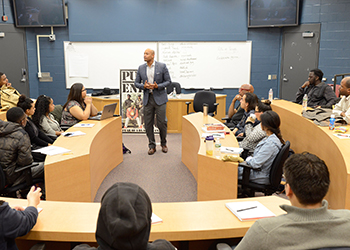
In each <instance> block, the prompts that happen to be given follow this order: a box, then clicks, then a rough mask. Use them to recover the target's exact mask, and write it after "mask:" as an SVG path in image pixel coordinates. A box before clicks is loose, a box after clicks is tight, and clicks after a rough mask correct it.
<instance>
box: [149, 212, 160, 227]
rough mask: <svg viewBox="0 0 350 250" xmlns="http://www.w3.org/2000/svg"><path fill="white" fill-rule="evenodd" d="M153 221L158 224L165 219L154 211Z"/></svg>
mask: <svg viewBox="0 0 350 250" xmlns="http://www.w3.org/2000/svg"><path fill="white" fill-rule="evenodd" d="M151 221H152V224H158V223H161V222H163V220H162V219H161V218H160V217H159V216H157V215H155V214H154V213H152V217H151Z"/></svg>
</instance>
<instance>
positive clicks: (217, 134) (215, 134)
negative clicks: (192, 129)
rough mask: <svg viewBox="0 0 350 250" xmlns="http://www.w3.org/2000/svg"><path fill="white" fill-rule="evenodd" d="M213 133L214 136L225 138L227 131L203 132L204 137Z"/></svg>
mask: <svg viewBox="0 0 350 250" xmlns="http://www.w3.org/2000/svg"><path fill="white" fill-rule="evenodd" d="M209 135H212V136H213V137H214V138H222V139H224V138H225V133H217V132H212V133H203V134H202V138H206V137H207V136H209Z"/></svg>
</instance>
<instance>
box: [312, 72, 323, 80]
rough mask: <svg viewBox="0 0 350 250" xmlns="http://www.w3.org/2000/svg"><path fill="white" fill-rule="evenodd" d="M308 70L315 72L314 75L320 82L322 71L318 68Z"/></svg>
mask: <svg viewBox="0 0 350 250" xmlns="http://www.w3.org/2000/svg"><path fill="white" fill-rule="evenodd" d="M310 72H313V73H314V74H315V76H318V78H319V80H320V81H321V82H322V78H323V72H322V70H320V69H312V70H310Z"/></svg>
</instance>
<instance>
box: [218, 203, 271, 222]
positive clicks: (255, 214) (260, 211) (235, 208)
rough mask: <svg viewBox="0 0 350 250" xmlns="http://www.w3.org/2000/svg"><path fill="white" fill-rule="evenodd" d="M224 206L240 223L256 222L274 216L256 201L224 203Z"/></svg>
mask: <svg viewBox="0 0 350 250" xmlns="http://www.w3.org/2000/svg"><path fill="white" fill-rule="evenodd" d="M225 206H226V207H227V208H228V209H229V210H230V211H231V212H232V213H233V214H234V215H236V216H237V218H238V219H239V220H240V221H249V220H257V219H261V218H268V217H275V216H276V215H275V214H274V213H272V212H271V211H270V210H269V209H268V208H267V207H265V206H264V205H263V204H261V203H260V202H258V201H242V202H239V201H238V202H229V203H226V204H225Z"/></svg>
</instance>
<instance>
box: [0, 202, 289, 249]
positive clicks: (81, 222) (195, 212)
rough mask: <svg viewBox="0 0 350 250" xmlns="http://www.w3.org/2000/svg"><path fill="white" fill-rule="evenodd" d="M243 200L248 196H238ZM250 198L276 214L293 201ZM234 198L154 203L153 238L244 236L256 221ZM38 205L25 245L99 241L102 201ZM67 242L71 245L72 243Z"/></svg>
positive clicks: (14, 203) (172, 239) (193, 238)
mask: <svg viewBox="0 0 350 250" xmlns="http://www.w3.org/2000/svg"><path fill="white" fill-rule="evenodd" d="M3 199H4V200H6V201H8V202H9V204H10V205H11V206H15V205H22V206H26V205H27V201H26V200H23V199H11V198H3ZM243 200H247V199H239V201H243ZM249 200H258V201H260V202H261V203H262V204H264V205H265V206H266V207H267V208H269V209H270V210H271V211H272V212H273V213H275V214H276V215H279V214H283V213H284V211H283V210H281V209H280V208H279V205H281V204H290V202H289V201H288V200H285V199H282V198H280V197H276V196H269V197H257V198H249ZM232 201H235V200H220V201H206V202H176V203H153V204H152V207H153V212H154V213H155V214H156V215H158V216H159V217H160V218H162V219H163V223H160V224H156V225H152V228H151V235H150V241H154V240H156V239H167V240H169V241H188V240H202V239H221V238H236V237H243V236H244V235H245V233H246V232H247V230H248V229H249V228H250V227H251V225H252V224H253V223H254V221H249V222H241V221H239V220H238V219H237V218H236V217H235V216H234V215H233V214H232V213H231V212H230V211H229V210H228V209H227V208H226V207H225V203H226V202H232ZM236 201H237V200H236ZM39 207H41V208H43V210H42V211H41V212H40V214H39V217H38V221H37V224H36V225H35V226H34V228H33V229H32V230H31V231H30V232H29V233H28V234H27V235H25V236H23V237H21V238H20V240H19V242H20V243H21V242H22V244H23V245H28V244H30V242H28V241H27V240H33V241H34V240H40V241H58V242H96V239H95V230H96V223H97V217H98V212H99V209H100V203H84V202H54V201H42V202H41V203H40V205H39ZM32 244H33V243H32ZM67 246H68V247H70V244H69V245H68V244H67ZM21 249H22V248H21ZM61 249H64V247H62V248H61ZM68 249H69V248H68Z"/></svg>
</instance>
